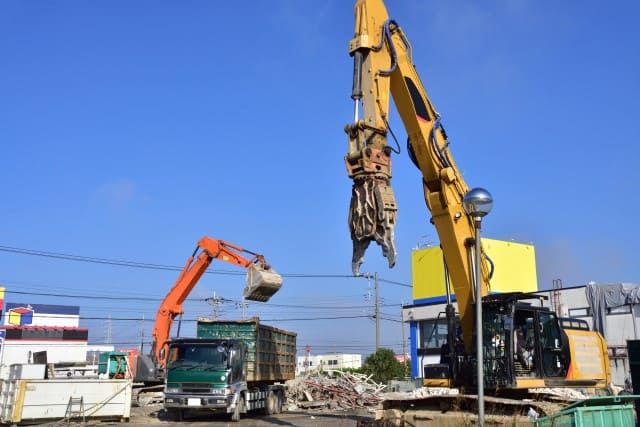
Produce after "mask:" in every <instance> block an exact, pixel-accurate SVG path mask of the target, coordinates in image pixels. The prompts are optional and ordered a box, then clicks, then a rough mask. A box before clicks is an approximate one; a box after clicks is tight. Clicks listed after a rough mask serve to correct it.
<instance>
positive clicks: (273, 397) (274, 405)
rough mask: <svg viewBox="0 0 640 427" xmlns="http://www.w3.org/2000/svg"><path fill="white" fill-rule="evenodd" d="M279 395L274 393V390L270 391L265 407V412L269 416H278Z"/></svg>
mask: <svg viewBox="0 0 640 427" xmlns="http://www.w3.org/2000/svg"><path fill="white" fill-rule="evenodd" d="M278 400H279V399H278V395H277V394H276V393H274V392H273V390H271V391H269V394H267V401H266V405H265V412H266V413H267V415H273V414H277V413H278V412H277V411H278Z"/></svg>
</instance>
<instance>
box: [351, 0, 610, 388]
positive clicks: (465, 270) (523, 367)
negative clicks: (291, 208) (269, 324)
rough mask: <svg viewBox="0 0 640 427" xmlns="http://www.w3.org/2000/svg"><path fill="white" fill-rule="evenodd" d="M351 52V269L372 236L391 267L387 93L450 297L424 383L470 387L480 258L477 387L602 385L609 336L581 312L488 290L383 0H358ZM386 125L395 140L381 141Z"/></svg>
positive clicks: (395, 149)
mask: <svg viewBox="0 0 640 427" xmlns="http://www.w3.org/2000/svg"><path fill="white" fill-rule="evenodd" d="M349 54H350V56H351V57H353V86H352V92H351V98H352V99H353V100H354V121H353V122H352V123H350V124H348V125H347V126H346V127H345V131H346V133H347V135H348V143H349V146H348V147H349V148H348V152H347V154H346V156H345V163H346V168H347V172H348V175H349V177H350V178H351V179H352V180H353V188H352V198H351V204H350V208H349V219H348V222H349V228H350V231H351V239H352V241H353V259H352V268H353V273H354V275H359V274H360V273H359V270H360V266H361V264H362V263H363V261H364V253H365V251H366V249H367V247H368V246H369V244H370V243H371V242H372V241H375V242H377V243H378V244H379V245H380V246H381V248H382V253H383V255H384V256H385V257H386V258H387V259H388V262H389V267H393V266H394V264H395V260H396V248H395V243H394V228H395V224H396V217H397V206H396V200H395V196H394V193H393V189H392V187H391V176H392V174H391V156H392V154H394V153H395V154H398V153H400V145H399V144H398V141H397V140H395V136H394V135H393V133H392V132H390V128H389V98H390V95H391V97H392V98H393V100H394V102H395V106H396V109H397V111H398V113H399V115H400V117H401V119H402V122H403V124H404V128H405V130H406V133H407V135H408V142H407V151H408V154H409V156H410V158H411V160H412V161H413V163H414V164H415V165H416V167H417V168H418V169H419V170H420V172H421V174H422V184H423V189H424V199H425V202H426V205H427V207H428V209H429V212H430V213H431V223H432V224H433V225H434V226H435V229H436V231H437V233H438V237H439V239H440V246H441V248H442V251H443V255H444V260H445V268H446V272H447V274H446V276H447V279H448V282H450V283H451V285H452V287H453V293H455V298H456V301H457V304H458V316H459V322H460V323H459V328H458V327H457V322H458V320H457V319H456V313H455V309H454V307H453V305H452V304H451V302H449V304H448V305H447V309H446V317H447V326H448V342H447V344H446V346H445V347H444V348H443V352H442V357H441V364H440V367H441V368H442V369H440V370H438V369H435V370H432V371H430V372H433V373H434V375H433V378H425V384H426V385H443V384H446V385H450V386H456V387H461V388H465V387H467V388H470V389H473V388H476V387H477V384H475V383H477V375H475V374H477V369H478V366H477V364H478V363H477V362H478V357H477V354H478V351H476V350H475V342H476V332H475V329H476V328H475V327H474V326H475V325H474V323H475V322H474V318H475V316H474V313H475V312H474V305H475V295H476V283H475V280H474V277H475V276H476V274H474V273H476V272H477V270H476V263H480V270H479V271H480V274H479V275H478V276H479V277H480V280H479V283H477V286H480V294H481V295H482V328H481V330H482V337H483V343H484V345H483V349H482V356H483V357H481V358H479V359H480V360H482V366H481V369H483V370H484V385H483V387H484V388H486V389H487V390H494V391H495V390H505V389H506V390H514V389H529V388H539V387H580V388H605V387H607V386H608V385H609V383H610V376H611V374H610V367H609V359H608V355H607V345H606V342H605V341H604V339H603V338H602V336H601V335H600V334H598V333H597V332H593V331H590V330H589V328H588V325H586V322H565V321H563V319H560V318H558V317H557V316H556V314H555V313H554V312H552V311H550V310H548V309H547V308H544V307H540V306H538V305H534V304H529V303H527V302H526V301H525V300H524V298H525V297H527V298H529V299H530V298H531V296H530V295H525V294H518V293H509V294H491V292H490V277H491V269H492V264H491V262H490V260H489V259H488V258H487V256H486V254H485V253H484V251H483V250H482V249H480V250H479V251H478V250H477V249H476V248H477V247H480V245H479V244H476V243H477V242H476V236H478V235H479V230H476V227H477V226H478V222H479V221H477V218H475V217H474V216H473V215H470V214H468V213H466V212H465V209H464V206H463V202H464V201H465V196H467V195H469V194H470V191H469V188H468V186H467V184H466V183H465V181H464V179H463V178H462V175H461V173H460V171H459V169H458V167H457V166H456V163H455V162H454V159H453V156H452V154H451V145H450V143H449V140H448V139H447V134H446V132H445V130H444V127H443V125H442V120H441V116H440V114H439V113H438V111H437V110H436V108H435V107H434V105H433V103H432V102H431V100H430V99H429V97H428V96H427V93H426V91H425V89H424V87H423V85H422V82H421V81H420V78H419V76H418V73H417V71H416V68H415V66H414V63H413V60H412V52H411V44H410V43H409V39H408V38H407V37H406V35H405V33H404V32H403V31H402V28H401V27H400V25H399V24H398V23H397V22H396V21H395V20H393V19H390V18H389V15H388V13H387V10H386V7H385V5H384V3H383V1H382V0H358V1H357V2H356V4H355V35H354V37H353V39H351V41H350V42H349ZM389 134H391V136H392V137H393V139H394V140H395V144H393V145H391V144H388V143H387V137H388V135H389ZM476 190H478V189H476ZM480 190H481V189H480ZM472 191H473V190H472ZM487 194H488V193H486V192H484V193H483V192H482V191H479V193H478V194H475V195H476V196H480V197H479V199H478V200H479V203H481V204H482V203H491V200H490V197H487ZM476 252H478V253H476ZM496 268H500V266H496ZM458 329H460V330H461V334H458V333H457V330H458Z"/></svg>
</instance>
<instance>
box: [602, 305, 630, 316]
mask: <svg viewBox="0 0 640 427" xmlns="http://www.w3.org/2000/svg"><path fill="white" fill-rule="evenodd" d="M629 313H631V306H630V305H621V306H620V307H611V308H608V309H607V314H629Z"/></svg>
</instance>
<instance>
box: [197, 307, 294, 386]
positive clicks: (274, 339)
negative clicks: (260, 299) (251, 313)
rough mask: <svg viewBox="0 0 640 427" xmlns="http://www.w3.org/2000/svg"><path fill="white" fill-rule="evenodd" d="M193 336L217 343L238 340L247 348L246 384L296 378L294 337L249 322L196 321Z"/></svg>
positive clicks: (288, 332)
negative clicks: (195, 330) (217, 340)
mask: <svg viewBox="0 0 640 427" xmlns="http://www.w3.org/2000/svg"><path fill="white" fill-rule="evenodd" d="M196 336H197V337H198V338H210V339H211V338H212V339H220V340H241V341H243V342H244V343H245V344H246V345H247V381H249V382H251V381H282V382H284V381H286V380H291V379H293V378H295V371H296V336H297V334H296V333H295V332H290V331H285V330H283V329H278V328H274V327H273V326H267V325H263V324H261V323H260V319H258V318H257V317H254V318H251V319H249V320H208V319H198V325H197V332H196Z"/></svg>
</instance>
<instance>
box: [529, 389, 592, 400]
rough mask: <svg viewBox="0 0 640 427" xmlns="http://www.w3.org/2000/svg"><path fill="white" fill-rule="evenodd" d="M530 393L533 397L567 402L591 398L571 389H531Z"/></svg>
mask: <svg viewBox="0 0 640 427" xmlns="http://www.w3.org/2000/svg"><path fill="white" fill-rule="evenodd" d="M529 393H530V394H533V395H545V396H555V397H558V398H561V399H565V400H584V399H588V398H589V396H588V395H586V394H584V393H582V392H581V391H579V390H576V389H571V388H563V387H557V388H530V389H529Z"/></svg>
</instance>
